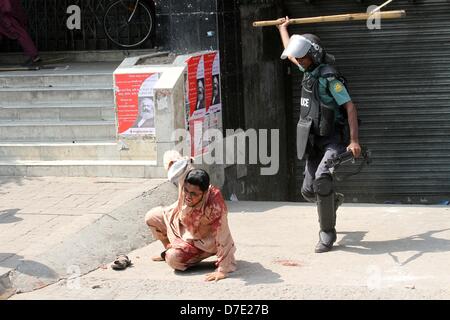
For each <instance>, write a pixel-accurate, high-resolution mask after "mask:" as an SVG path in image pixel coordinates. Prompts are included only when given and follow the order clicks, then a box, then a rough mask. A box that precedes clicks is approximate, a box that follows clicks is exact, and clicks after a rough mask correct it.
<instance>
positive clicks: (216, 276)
mask: <svg viewBox="0 0 450 320" xmlns="http://www.w3.org/2000/svg"><path fill="white" fill-rule="evenodd" d="M226 277H227V275H226V273H223V272H220V271H216V272H212V273H208V274H207V275H206V278H205V281H216V282H217V281H219V280H222V279H225V278H226Z"/></svg>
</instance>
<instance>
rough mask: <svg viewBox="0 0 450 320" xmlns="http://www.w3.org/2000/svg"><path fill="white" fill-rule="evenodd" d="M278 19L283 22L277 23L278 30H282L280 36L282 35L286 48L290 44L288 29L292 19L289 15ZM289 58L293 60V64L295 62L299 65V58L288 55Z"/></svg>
mask: <svg viewBox="0 0 450 320" xmlns="http://www.w3.org/2000/svg"><path fill="white" fill-rule="evenodd" d="M278 21H280V22H281V24H278V25H277V28H278V31H280V37H281V41H282V42H283V47H284V48H285V49H286V47H287V46H288V43H289V39H290V36H289V32H288V30H287V27H288V25H289V24H290V20H289V17H288V16H286V18H280V19H278ZM288 59H289V60H291V62H292V63H293V64H295V65H296V66H298V65H299V63H298V62H297V60H295V58H294V57H288Z"/></svg>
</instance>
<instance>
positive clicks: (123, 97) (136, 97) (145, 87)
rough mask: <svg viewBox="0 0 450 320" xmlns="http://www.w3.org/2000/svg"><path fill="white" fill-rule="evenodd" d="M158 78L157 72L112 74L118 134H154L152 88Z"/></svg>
mask: <svg viewBox="0 0 450 320" xmlns="http://www.w3.org/2000/svg"><path fill="white" fill-rule="evenodd" d="M158 78H159V74H158V73H127V74H115V75H114V84H115V95H116V105H117V120H118V133H119V134H120V135H155V100H154V90H153V89H154V87H155V84H156V82H157V81H158Z"/></svg>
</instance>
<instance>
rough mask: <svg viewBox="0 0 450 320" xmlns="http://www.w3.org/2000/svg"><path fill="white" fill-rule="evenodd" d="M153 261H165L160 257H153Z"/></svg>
mask: <svg viewBox="0 0 450 320" xmlns="http://www.w3.org/2000/svg"><path fill="white" fill-rule="evenodd" d="M152 261H164V259H163V258H162V257H161V256H160V255H159V256H154V257H152Z"/></svg>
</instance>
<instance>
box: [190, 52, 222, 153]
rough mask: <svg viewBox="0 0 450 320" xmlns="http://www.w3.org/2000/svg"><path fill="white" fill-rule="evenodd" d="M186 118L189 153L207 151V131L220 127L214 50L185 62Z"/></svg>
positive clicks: (218, 73) (219, 101)
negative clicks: (188, 134)
mask: <svg viewBox="0 0 450 320" xmlns="http://www.w3.org/2000/svg"><path fill="white" fill-rule="evenodd" d="M186 64H187V77H186V117H187V122H186V123H187V127H188V128H189V133H190V136H191V152H192V153H191V154H192V155H194V156H197V155H199V154H202V153H205V152H206V151H207V150H208V145H209V140H208V137H205V139H203V138H204V133H205V132H206V131H207V130H208V129H212V128H215V129H221V128H222V104H221V99H220V59H219V53H218V52H217V51H214V52H210V53H206V54H202V55H198V56H193V57H191V58H189V59H188V60H186Z"/></svg>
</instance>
